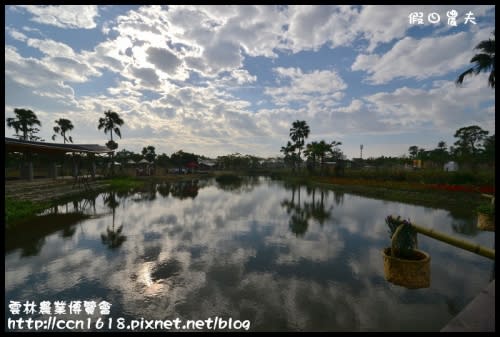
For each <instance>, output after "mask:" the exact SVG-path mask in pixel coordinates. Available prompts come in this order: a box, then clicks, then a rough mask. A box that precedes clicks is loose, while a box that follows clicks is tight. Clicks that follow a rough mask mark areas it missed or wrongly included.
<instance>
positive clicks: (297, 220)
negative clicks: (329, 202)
mask: <svg viewBox="0 0 500 337" xmlns="http://www.w3.org/2000/svg"><path fill="white" fill-rule="evenodd" d="M284 186H285V189H287V190H291V192H292V196H291V199H284V200H283V201H282V202H281V206H282V207H284V208H285V210H286V213H287V214H289V215H290V219H289V221H288V225H289V228H290V230H291V231H292V233H294V234H295V236H297V237H302V236H304V235H305V233H306V232H307V229H308V228H309V220H315V221H317V222H318V223H319V224H320V226H323V224H324V223H325V222H326V221H327V220H328V219H330V218H331V216H332V209H333V206H329V207H326V206H325V195H328V191H327V190H325V189H322V188H317V187H310V186H306V192H307V195H308V196H310V199H309V200H308V201H304V202H301V195H300V192H301V189H302V186H301V185H300V184H289V183H285V184H284ZM317 191H319V194H320V197H319V199H318V200H317V199H316V195H317ZM296 195H297V202H295V196H296Z"/></svg>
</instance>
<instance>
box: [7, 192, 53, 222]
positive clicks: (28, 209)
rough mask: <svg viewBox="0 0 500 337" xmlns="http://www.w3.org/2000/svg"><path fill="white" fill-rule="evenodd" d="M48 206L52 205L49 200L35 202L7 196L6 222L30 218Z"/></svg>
mask: <svg viewBox="0 0 500 337" xmlns="http://www.w3.org/2000/svg"><path fill="white" fill-rule="evenodd" d="M48 207H50V203H49V202H33V201H29V200H16V199H13V198H9V197H5V223H6V224H9V223H13V222H16V221H19V220H22V219H29V218H31V217H33V216H35V215H36V214H37V213H39V212H41V211H43V210H44V209H46V208H48Z"/></svg>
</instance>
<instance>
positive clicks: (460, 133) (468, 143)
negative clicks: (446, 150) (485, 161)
mask: <svg viewBox="0 0 500 337" xmlns="http://www.w3.org/2000/svg"><path fill="white" fill-rule="evenodd" d="M488 133H489V132H488V131H486V130H483V129H481V127H479V126H477V125H471V126H467V127H463V128H460V129H458V130H457V131H456V132H455V135H454V137H455V138H458V140H457V141H456V142H455V146H456V147H457V148H458V151H459V152H460V153H461V154H470V155H473V156H474V155H476V154H477V153H478V152H479V150H480V148H481V146H482V145H483V142H484V139H485V138H486V136H487V135H488Z"/></svg>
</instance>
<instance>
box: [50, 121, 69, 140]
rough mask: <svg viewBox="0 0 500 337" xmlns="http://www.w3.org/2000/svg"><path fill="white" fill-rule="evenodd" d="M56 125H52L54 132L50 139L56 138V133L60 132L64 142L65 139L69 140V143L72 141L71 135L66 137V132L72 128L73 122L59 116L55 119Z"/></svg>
mask: <svg viewBox="0 0 500 337" xmlns="http://www.w3.org/2000/svg"><path fill="white" fill-rule="evenodd" d="M55 122H56V124H57V125H56V126H54V132H55V133H56V134H54V135H52V140H55V139H56V136H57V134H60V135H61V136H62V137H63V142H64V144H66V141H69V142H70V143H73V138H71V136H69V137H66V133H67V132H68V131H71V130H73V128H74V127H73V123H71V121H70V120H69V119H66V118H59V119H58V120H56V121H55Z"/></svg>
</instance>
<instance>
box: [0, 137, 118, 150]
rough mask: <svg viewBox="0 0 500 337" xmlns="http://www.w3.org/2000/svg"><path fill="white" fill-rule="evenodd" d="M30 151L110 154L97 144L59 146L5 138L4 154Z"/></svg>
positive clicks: (105, 148) (58, 144)
mask: <svg viewBox="0 0 500 337" xmlns="http://www.w3.org/2000/svg"><path fill="white" fill-rule="evenodd" d="M25 151H31V152H35V153H51V154H55V153H67V152H73V153H94V154H103V153H112V152H114V151H113V150H110V149H109V148H108V147H107V146H103V145H97V144H60V143H46V142H31V141H27V140H20V139H15V138H7V137H5V152H25Z"/></svg>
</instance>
